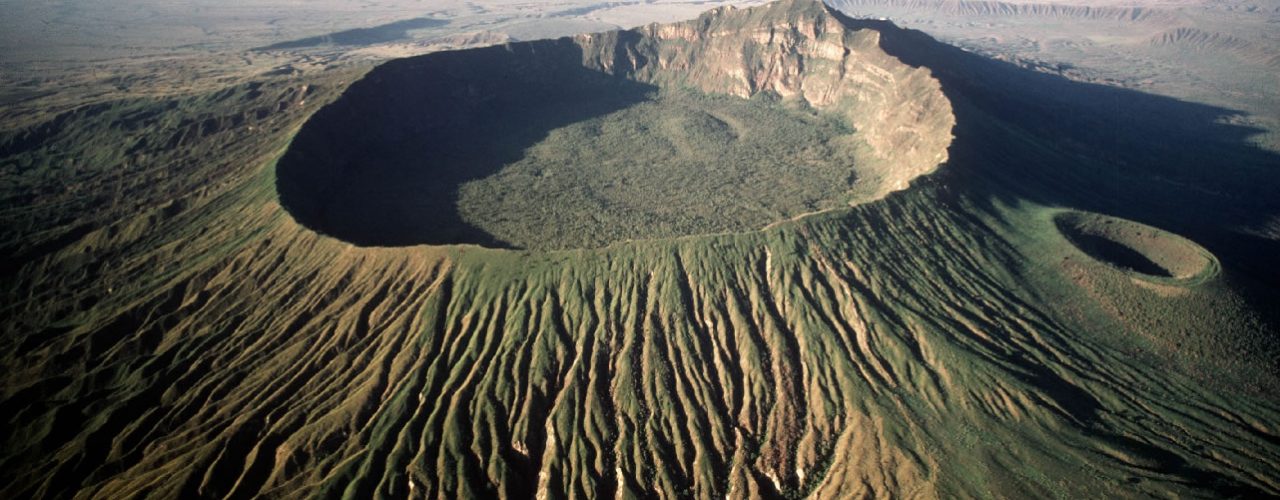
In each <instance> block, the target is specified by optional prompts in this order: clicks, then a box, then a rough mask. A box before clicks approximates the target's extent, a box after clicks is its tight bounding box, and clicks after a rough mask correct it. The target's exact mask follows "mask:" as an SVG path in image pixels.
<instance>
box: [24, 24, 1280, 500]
mask: <svg viewBox="0 0 1280 500" xmlns="http://www.w3.org/2000/svg"><path fill="white" fill-rule="evenodd" d="M357 70H358V71H357ZM352 81H354V83H350V82H352ZM1233 118H1235V115H1233V114H1232V113H1231V112H1229V111H1227V110H1223V109H1219V108H1215V107H1211V106H1206V105H1200V104H1194V103H1188V102H1183V101H1179V100H1175V99H1170V98H1166V97H1160V96H1155V95H1150V94H1144V93H1141V92H1136V91H1133V90H1128V89H1122V88H1116V87H1109V86H1102V85H1093V84H1088V83H1081V82H1079V81H1074V80H1069V79H1066V78H1063V77H1061V76H1058V75H1054V74H1047V73H1044V72H1040V71H1035V70H1031V69H1026V68H1023V67H1019V66H1015V65H1012V64H1008V63H1005V62H1001V61H996V60H992V59H988V58H984V57H982V56H980V55H977V54H974V53H970V52H966V51H964V50H960V49H957V48H955V47H952V46H949V45H946V44H942V43H939V42H938V41H936V40H933V39H932V38H930V37H929V36H927V35H925V34H923V33H920V32H917V31H912V30H906V29H902V28H899V27H897V26H895V25H893V24H892V23H890V22H886V21H876V20H868V19H853V18H849V17H846V16H844V15H841V14H840V13H839V12H837V11H835V10H833V9H831V8H829V7H827V6H825V5H823V4H821V3H818V2H814V1H807V0H790V1H788V0H784V1H782V2H778V3H773V4H769V5H764V6H760V7H754V8H749V9H732V8H721V9H716V10H714V11H711V12H709V13H707V14H705V15H703V16H701V17H699V18H698V19H695V20H692V21H688V22H682V23H674V24H663V25H652V26H646V27H642V28H637V29H633V30H625V31H615V32H609V33H598V34H592V35H582V36H576V37H572V38H562V39H558V40H548V41H532V42H520V43H512V44H507V45H501V46H493V47H487V48H480V49H469V50H460V51H451V52H438V53H433V54H428V55H423V56H417V57H412V58H408V59H401V60H394V61H390V62H386V63H383V64H381V65H379V66H377V67H374V68H373V69H367V68H356V69H351V68H348V69H345V70H333V71H328V70H326V71H320V72H318V73H312V74H304V75H292V74H287V75H267V76H262V77H261V78H260V79H258V80H255V81H252V82H246V83H243V84H237V85H231V86H228V87H226V88H220V89H218V90H216V91H210V92H207V93H199V92H197V93H195V94H194V95H183V96H178V97H168V98H164V99H150V98H137V99H120V100H107V101H104V102H97V103H95V104H93V105H91V106H85V107H83V108H79V109H77V110H74V111H70V112H67V113H66V114H63V115H60V116H58V117H54V118H50V119H49V120H47V121H45V122H40V123H35V124H33V125H31V126H30V127H27V128H25V129H23V130H21V131H20V132H17V133H11V134H7V135H4V136H0V157H3V158H4V159H6V161H8V159H11V158H12V159H14V160H13V161H12V162H10V163H11V164H13V165H22V166H40V165H49V164H59V165H61V164H65V163H69V160H68V158H77V159H79V158H93V159H98V160H100V161H103V162H108V164H111V165H119V166H120V167H119V169H118V170H120V171H121V172H125V173H127V174H128V176H122V177H111V176H110V174H111V171H105V170H104V171H92V172H94V175H93V176H88V177H85V178H82V179H81V178H77V179H80V181H79V183H67V182H65V179H63V178H62V177H59V178H57V179H56V182H51V183H49V184H47V185H44V186H45V187H44V188H43V189H40V190H34V189H33V190H31V191H32V192H31V193H26V194H24V196H26V198H21V199H22V200H26V201H24V203H26V202H27V201H29V202H30V206H28V205H23V207H22V209H21V210H17V211H9V212H3V214H4V216H5V217H7V219H5V220H6V221H16V222H13V223H11V224H7V225H6V226H5V227H4V230H5V231H6V232H5V233H4V234H5V235H6V237H5V238H3V239H0V241H3V242H5V245H8V246H5V247H4V248H5V249H6V253H7V254H8V255H9V256H10V257H11V258H10V259H8V261H7V262H5V263H4V265H3V267H0V277H3V281H2V282H0V283H2V284H3V288H2V291H3V293H4V295H3V299H4V300H0V308H2V309H0V310H3V311H4V313H5V317H6V321H4V322H2V323H0V328H3V335H0V359H3V366H4V367H5V369H4V370H0V377H3V388H4V392H3V400H0V408H2V411H0V416H3V418H4V419H5V423H6V425H5V426H4V427H3V429H2V430H0V443H2V444H3V446H2V447H0V497H4V498H30V497H77V498H134V497H164V498H204V497H218V498H243V497H284V498H297V497H326V498H329V497H351V498H404V497H446V498H474V497H481V498H491V497H505V498H527V497H530V496H536V497H538V498H560V497H592V498H596V497H599V498H606V497H607V498H618V497H620V498H638V497H668V498H671V497H699V498H711V497H715V498H722V497H730V498H766V497H767V498H775V497H788V498H794V497H806V496H811V497H815V498H849V497H867V496H874V497H902V496H912V497H914V496H919V497H948V498H950V497H1014V498H1028V497H1031V498H1041V497H1066V498H1114V497H1136V496H1159V497H1167V496H1174V497H1200V496H1213V495H1220V496H1242V497H1248V498H1259V497H1265V496H1276V495H1280V403H1277V401H1280V390H1278V388H1277V385H1276V381H1277V378H1276V373H1277V367H1276V359H1277V347H1276V346H1277V345H1280V341H1277V339H1276V334H1275V332H1276V331H1277V328H1276V325H1280V322H1277V320H1278V319H1280V318H1277V314H1276V313H1275V311H1277V310H1280V307H1277V306H1280V304H1278V303H1277V300H1276V297H1277V296H1280V295H1278V294H1277V290H1280V271H1277V269H1276V267H1275V266H1274V264H1275V262H1274V257H1275V255H1280V238H1276V237H1269V236H1268V233H1267V232H1266V231H1260V230H1253V229H1250V230H1243V229H1241V228H1266V227H1275V226H1274V225H1272V226H1268V224H1274V220H1275V219H1273V218H1272V217H1274V215H1275V214H1280V206H1277V203H1278V202H1277V200H1276V199H1275V193H1277V192H1280V179H1278V178H1277V177H1280V176H1276V175H1275V174H1274V172H1275V168H1274V167H1275V165H1280V161H1278V160H1277V156H1276V155H1275V154H1274V153H1272V152H1269V151H1266V150H1263V149H1259V148H1258V147H1256V146H1254V145H1253V143H1252V142H1250V140H1249V138H1250V136H1251V134H1253V133H1254V132H1256V130H1253V129H1250V128H1248V127H1245V126H1241V125H1240V124H1239V121H1238V120H1234V119H1233ZM112 161H118V162H120V163H109V162H112ZM7 164H9V163H6V165H7ZM6 168H7V167H6ZM15 168H17V167H15ZM24 168H26V167H24ZM37 170H38V169H35V168H34V167H33V168H32V171H33V172H35V171H37ZM64 174H65V172H64ZM65 175H70V174H65ZM122 175H123V174H122ZM23 179H27V178H25V177H24V178H23ZM103 179H105V180H103ZM24 182H25V181H24ZM33 182H34V181H33ZM95 182H98V183H100V184H95ZM108 188H109V189H110V190H108ZM112 190H114V191H112ZM33 193H34V194H33ZM84 193H91V194H93V196H90V195H88V194H84ZM102 193H107V194H102ZM174 193H181V194H176V195H175V194H174ZM108 195H110V196H114V198H110V200H112V201H111V202H110V203H106V202H103V201H102V199H101V198H99V197H98V196H108ZM12 199H18V198H17V197H16V195H15V197H14V198H12ZM48 200H53V201H48ZM77 207H79V208H81V209H80V210H76V212H77V213H76V214H74V215H70V214H68V212H67V211H68V210H70V209H72V208H77ZM33 228H34V229H33ZM49 228H55V229H57V230H55V229H49ZM14 235H17V236H14ZM1271 235H1272V236H1274V233H1271ZM15 240H16V241H20V243H10V242H11V241H15Z"/></svg>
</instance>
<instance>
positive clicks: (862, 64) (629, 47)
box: [574, 0, 955, 195]
mask: <svg viewBox="0 0 1280 500" xmlns="http://www.w3.org/2000/svg"><path fill="white" fill-rule="evenodd" d="M574 41H575V42H576V43H577V44H578V45H580V46H582V47H583V52H584V58H585V60H584V65H586V66H587V67H591V68H596V69H600V70H602V71H605V72H608V73H613V74H618V75H624V76H627V77H629V78H633V79H636V80H639V81H642V82H647V83H653V84H657V85H659V86H685V87H693V88H696V89H699V90H702V91H704V92H711V93H722V94H730V95H735V96H739V97H744V98H745V97H750V96H753V95H755V94H757V93H760V92H771V93H773V94H776V95H778V96H781V97H783V98H786V99H799V100H803V101H804V102H805V103H806V104H808V105H810V106H812V107H814V108H817V109H820V110H824V111H829V112H835V113H839V114H840V115H842V116H844V117H845V118H846V119H847V120H848V121H849V123H850V124H851V125H853V126H854V127H855V128H856V129H857V130H858V133H859V134H861V138H862V139H863V140H865V141H866V142H867V143H868V144H869V145H870V146H871V147H872V148H873V150H874V154H875V155H876V156H877V157H878V159H880V160H883V163H881V164H880V165H879V169H878V170H879V171H878V172H874V173H873V176H874V177H876V178H879V179H881V181H880V185H879V186H878V189H877V193H878V194H879V195H883V194H885V193H888V192H891V191H894V190H898V189H902V188H905V187H906V186H907V184H908V182H909V181H910V180H911V179H913V178H915V177H917V176H919V175H922V174H926V173H929V172H931V171H933V169H934V168H935V167H936V166H937V165H939V164H940V163H942V162H944V161H946V158H947V152H946V149H947V146H948V145H949V144H950V142H951V128H952V127H953V126H954V125H955V118H954V116H952V113H951V104H950V102H949V101H948V100H947V98H946V97H945V96H944V95H943V94H942V90H941V87H940V85H939V84H938V82H937V80H935V79H933V78H932V76H931V75H930V73H929V70H928V69H925V68H915V67H911V66H908V65H906V64H903V63H902V62H901V61H899V60H898V59H896V58H894V57H892V56H890V55H888V54H886V53H885V52H884V51H883V50H882V49H881V48H880V45H879V43H880V34H879V33H878V32H876V31H874V30H869V29H862V30H854V29H851V28H850V27H848V26H846V25H845V24H844V23H843V22H842V21H841V20H840V18H839V16H838V15H837V14H835V13H833V12H832V11H830V10H829V8H828V7H827V6H825V5H824V4H822V3H821V2H817V1H813V0H788V1H783V2H775V3H771V4H768V5H764V6H760V7H754V8H749V9H736V8H733V7H721V8H718V9H716V10H713V11H709V12H707V13H706V14H703V15H702V16H701V17H699V18H697V19H694V20H691V21H686V22H680V23H673V24H652V25H649V26H645V27H641V28H637V29H635V30H631V31H621V32H610V33H597V34H587V35H580V36H578V37H575V40H574Z"/></svg>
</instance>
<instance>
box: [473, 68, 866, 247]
mask: <svg viewBox="0 0 1280 500" xmlns="http://www.w3.org/2000/svg"><path fill="white" fill-rule="evenodd" d="M863 150H865V146H859V142H858V141H857V139H856V138H855V137H854V136H853V135H852V130H850V129H849V128H848V127H847V126H846V125H844V124H842V123H841V122H840V120H839V119H837V118H834V117H832V116H830V115H826V114H819V113H817V112H815V111H812V110H808V109H802V108H798V107H797V106H796V105H795V104H794V103H792V104H791V105H786V104H783V103H782V102H779V101H778V100H776V99H773V98H769V97H767V96H766V95H765V94H761V95H759V96H758V97H756V98H753V99H741V98H737V97H731V96H715V95H707V94H702V93H699V92H697V91H692V90H670V91H661V92H656V93H655V95H654V97H653V98H652V99H650V100H645V101H642V102H640V103H637V104H634V105H631V106H629V107H626V108H624V109H621V110H618V111H614V112H612V113H609V114H606V115H603V116H599V117H595V118H591V119H588V120H585V121H581V122H577V123H573V124H570V125H567V126H565V127H561V128H558V129H555V130H552V131H550V132H549V133H548V134H547V135H546V138H545V139H543V140H542V141H540V142H538V143H537V144H534V145H533V146H531V147H529V148H528V149H527V150H526V153H525V155H524V157H523V158H521V159H519V160H517V161H516V162H513V163H511V164H508V165H506V166H504V167H502V168H501V170H499V171H497V172H496V173H494V174H492V175H490V176H488V177H485V178H483V179H478V180H474V181H470V182H468V183H466V184H463V185H462V186H460V188H459V191H460V196H459V200H458V205H459V211H460V213H461V215H462V219H463V220H465V221H467V222H468V223H470V224H473V225H475V226H476V227H478V228H480V229H483V230H484V231H486V232H488V233H490V234H492V235H494V236H495V237H496V238H498V239H499V240H501V241H503V242H506V243H508V244H511V245H514V246H516V247H520V248H531V249H556V248H591V247H599V246H604V245H607V244H609V243H612V242H616V241H623V240H635V239H648V238H662V237H671V236H682V235H689V234H702V233H716V232H724V231H743V230H751V229H759V228H761V227H764V226H765V225H767V224H769V223H772V222H777V221H780V220H784V219H788V218H791V217H794V216H796V215H799V214H802V213H806V212H813V211H817V210H825V209H830V208H835V207H839V206H846V205H847V204H848V203H849V202H850V199H851V196H850V189H851V187H852V186H853V181H854V165H855V164H856V163H857V162H858V161H859V160H858V158H859V156H860V155H865V152H864V151H863ZM864 157H865V156H864Z"/></svg>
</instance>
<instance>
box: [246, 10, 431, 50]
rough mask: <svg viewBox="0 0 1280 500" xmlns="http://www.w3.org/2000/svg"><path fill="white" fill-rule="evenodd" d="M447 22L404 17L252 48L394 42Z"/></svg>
mask: <svg viewBox="0 0 1280 500" xmlns="http://www.w3.org/2000/svg"><path fill="white" fill-rule="evenodd" d="M446 24H449V21H444V20H440V19H431V18H427V17H419V18H416V19H405V20H403V21H396V22H392V23H387V24H382V25H378V26H374V27H372V28H356V29H350V30H345V31H338V32H334V33H329V34H327V35H320V36H313V37H308V38H301V39H298V40H290V41H287V42H280V43H275V44H271V45H267V46H265V47H259V48H257V49H254V50H259V51H262V50H288V49H307V48H311V47H319V46H322V45H334V46H360V45H373V44H378V43H387V42H394V41H397V40H405V39H407V38H409V32H410V31H412V30H420V29H426V28H434V27H437V26H443V25H446Z"/></svg>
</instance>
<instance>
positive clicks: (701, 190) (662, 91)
mask: <svg viewBox="0 0 1280 500" xmlns="http://www.w3.org/2000/svg"><path fill="white" fill-rule="evenodd" d="M954 124H955V119H954V117H953V116H952V112H951V105H950V102H949V101H948V100H947V98H946V97H945V96H944V95H943V93H942V91H941V88H940V85H939V83H938V81H937V80H935V79H934V78H933V77H932V76H931V75H930V73H929V71H928V70H927V69H923V68H916V67H912V66H909V65H906V64H903V63H902V62H901V61H899V60H898V59H896V58H894V57H892V56H890V55H888V54H886V53H885V52H884V51H883V50H881V48H880V46H879V33H878V32H876V31H874V30H854V29H850V28H849V27H848V26H847V25H846V24H845V21H844V20H843V19H842V18H841V17H840V16H839V15H838V14H835V13H833V12H830V11H829V10H828V9H827V8H826V7H825V6H824V5H822V4H821V3H818V2H804V1H803V0H798V1H796V2H779V3H774V4H770V5H766V6H762V7H756V8H751V9H742V10H735V9H733V8H730V7H725V8H721V9H717V10H714V11H711V12H709V13H707V14H705V15H703V16H702V17H700V18H698V19H695V20H692V21H688V22H682V23H675V24H665V25H660V24H654V25H649V26H645V27H641V28H636V29H633V30H627V31H614V32H607V33H597V34H588V35H580V36H576V37H571V38H561V39H558V40H544V41H533V42H520V43H511V44H507V45H501V46H493V47H486V48H480V49H469V50H462V51H452V52H440V53H433V54H428V55H424V56H418V57H413V58H407V59H401V60H395V61H391V62H388V63H385V64H383V65H381V66H379V67H377V68H375V69H373V70H372V71H370V72H369V73H368V74H367V75H366V76H365V77H364V78H363V79H361V80H360V81H358V82H356V83H354V84H352V85H351V86H350V87H349V88H348V89H347V90H346V91H345V92H344V94H343V95H342V96H341V97H340V98H338V99H337V100H336V101H335V102H333V103H332V104H330V105H328V106H326V107H324V108H323V109H321V110H320V111H318V112H317V113H316V114H315V115H314V116H313V117H311V118H310V119H309V121H308V122H307V123H306V124H305V125H304V126H303V127H302V129H301V130H300V131H299V133H298V134H297V135H296V136H295V137H294V139H293V141H292V143H291V145H290V147H289V148H288V150H287V151H286V152H285V153H284V155H283V156H282V157H281V158H280V159H279V160H278V162H277V167H276V173H277V181H276V182H277V190H278V193H279V196H280V201H281V204H282V205H283V206H284V207H285V208H286V209H287V210H288V211H289V212H290V213H291V214H292V215H293V217H294V218H295V219H296V220H297V221H298V222H300V223H301V224H303V225H304V226H306V227H309V228H311V229H313V230H316V231H318V232H320V233H323V234H327V235H330V236H333V237H335V238H338V239H342V240H345V241H348V242H351V243H353V244H356V245H360V246H408V245H420V244H429V245H449V244H476V245H482V246H487V247H496V248H526V249H539V250H554V249H569V248H595V247H602V246H606V245H609V244H612V243H615V242H619V241H627V240H637V239H651V238H666V237H676V236H684V235H692V234H704V233H718V232H728V231H746V230H754V229H758V228H761V227H764V226H767V225H769V224H771V223H774V222H777V221H780V220H786V219H790V218H794V217H797V216H800V215H804V214H807V213H812V212H816V211H823V210H829V209H834V208H839V207H845V206H849V205H851V204H857V203H860V202H865V201H869V200H874V199H877V198H880V197H882V196H884V195H885V194H887V193H888V192H891V191H894V190H898V189H902V188H905V187H906V186H907V185H908V184H909V182H910V181H911V179H913V178H915V177H917V176H920V175H922V174H926V173H929V172H931V171H933V170H934V169H935V168H937V166H938V165H939V164H941V163H942V162H944V161H945V160H946V158H947V147H948V146H949V144H950V142H951V129H952V127H953V126H954Z"/></svg>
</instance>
